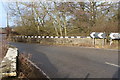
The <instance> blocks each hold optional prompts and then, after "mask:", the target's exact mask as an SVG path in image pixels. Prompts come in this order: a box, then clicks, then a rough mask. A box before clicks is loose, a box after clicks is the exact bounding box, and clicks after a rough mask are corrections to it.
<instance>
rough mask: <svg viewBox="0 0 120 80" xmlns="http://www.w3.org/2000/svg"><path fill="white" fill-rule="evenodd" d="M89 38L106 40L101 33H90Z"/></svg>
mask: <svg viewBox="0 0 120 80" xmlns="http://www.w3.org/2000/svg"><path fill="white" fill-rule="evenodd" d="M90 36H91V38H100V39H103V38H106V34H105V33H103V32H92V33H91V34H90Z"/></svg>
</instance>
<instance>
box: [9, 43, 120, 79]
mask: <svg viewBox="0 0 120 80" xmlns="http://www.w3.org/2000/svg"><path fill="white" fill-rule="evenodd" d="M10 44H12V45H14V46H16V47H17V48H19V51H20V52H23V53H25V54H32V59H31V60H32V61H33V62H34V63H35V64H36V65H37V66H38V67H40V68H41V69H42V70H43V71H44V72H45V73H46V74H47V75H48V76H50V77H51V78H116V77H118V68H119V67H120V66H119V65H118V51H117V50H104V49H94V48H84V47H60V46H59V47H58V46H45V45H40V44H28V43H13V42H11V43H10Z"/></svg>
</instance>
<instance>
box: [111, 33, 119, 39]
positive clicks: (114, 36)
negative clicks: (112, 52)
mask: <svg viewBox="0 0 120 80" xmlns="http://www.w3.org/2000/svg"><path fill="white" fill-rule="evenodd" d="M109 37H110V38H111V39H120V33H110V35H109Z"/></svg>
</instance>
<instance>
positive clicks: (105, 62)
mask: <svg viewBox="0 0 120 80" xmlns="http://www.w3.org/2000/svg"><path fill="white" fill-rule="evenodd" d="M105 64H108V65H111V66H115V67H120V66H119V65H116V64H112V63H109V62H105Z"/></svg>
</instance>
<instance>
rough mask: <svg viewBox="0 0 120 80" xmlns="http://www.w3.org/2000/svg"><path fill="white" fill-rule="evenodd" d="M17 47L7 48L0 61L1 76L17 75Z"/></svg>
mask: <svg viewBox="0 0 120 80" xmlns="http://www.w3.org/2000/svg"><path fill="white" fill-rule="evenodd" d="M17 56H18V49H17V48H9V49H8V51H7V54H6V56H5V57H4V58H3V60H2V62H1V69H2V77H6V76H17V72H16V71H17Z"/></svg>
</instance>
